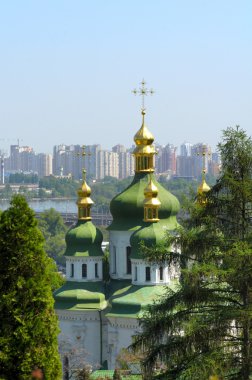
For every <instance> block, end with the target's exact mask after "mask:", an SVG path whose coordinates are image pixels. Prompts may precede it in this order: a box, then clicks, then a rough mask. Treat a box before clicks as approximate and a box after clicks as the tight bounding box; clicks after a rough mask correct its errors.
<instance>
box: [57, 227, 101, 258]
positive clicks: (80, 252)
mask: <svg viewBox="0 0 252 380" xmlns="http://www.w3.org/2000/svg"><path fill="white" fill-rule="evenodd" d="M102 238H103V236H102V233H101V231H100V230H99V229H98V228H96V227H95V226H94V225H93V223H92V222H91V221H89V220H83V221H82V220H79V221H78V222H77V224H76V225H75V226H73V227H71V228H70V230H69V231H68V232H67V233H66V251H65V254H64V255H65V256H102V255H103V251H102V248H101V244H102Z"/></svg>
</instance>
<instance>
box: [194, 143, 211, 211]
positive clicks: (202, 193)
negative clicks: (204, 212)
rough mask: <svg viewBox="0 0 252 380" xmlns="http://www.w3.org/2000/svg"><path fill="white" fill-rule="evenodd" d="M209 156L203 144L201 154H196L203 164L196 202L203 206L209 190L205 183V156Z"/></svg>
mask: <svg viewBox="0 0 252 380" xmlns="http://www.w3.org/2000/svg"><path fill="white" fill-rule="evenodd" d="M207 154H208V155H210V152H209V150H208V147H207V145H205V144H203V146H202V150H201V152H199V153H198V155H199V156H200V155H201V156H202V161H203V162H202V164H203V169H202V180H201V184H200V185H199V187H198V191H197V202H198V203H200V204H205V203H206V194H207V193H208V191H210V190H211V188H210V186H208V184H207V183H206V156H207Z"/></svg>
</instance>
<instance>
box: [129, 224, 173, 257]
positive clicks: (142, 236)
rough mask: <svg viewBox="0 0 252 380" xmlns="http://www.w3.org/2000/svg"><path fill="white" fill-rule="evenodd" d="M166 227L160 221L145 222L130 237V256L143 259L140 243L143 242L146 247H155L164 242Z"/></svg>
mask: <svg viewBox="0 0 252 380" xmlns="http://www.w3.org/2000/svg"><path fill="white" fill-rule="evenodd" d="M166 232H167V229H166V228H165V226H164V225H163V224H162V223H160V222H159V223H151V224H150V223H146V224H145V226H143V227H141V228H140V229H139V230H137V231H135V232H134V233H133V234H132V235H131V238H130V245H131V258H132V259H143V258H144V257H143V256H142V255H141V253H140V244H141V242H144V244H145V246H147V247H157V246H158V245H161V244H162V243H163V242H164V239H165V235H166Z"/></svg>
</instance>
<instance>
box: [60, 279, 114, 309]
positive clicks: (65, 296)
mask: <svg viewBox="0 0 252 380" xmlns="http://www.w3.org/2000/svg"><path fill="white" fill-rule="evenodd" d="M54 299H55V309H59V310H90V309H99V310H101V309H105V308H106V306H107V302H106V299H105V294H104V284H103V282H101V281H99V282H76V281H68V282H66V283H65V284H64V285H63V286H62V287H61V288H59V289H58V290H56V291H55V292H54Z"/></svg>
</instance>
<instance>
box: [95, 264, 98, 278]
mask: <svg viewBox="0 0 252 380" xmlns="http://www.w3.org/2000/svg"><path fill="white" fill-rule="evenodd" d="M95 278H99V275H98V264H97V263H95Z"/></svg>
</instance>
